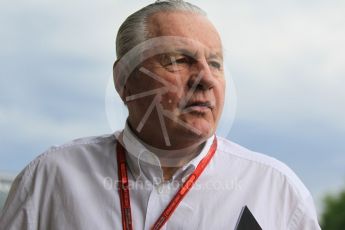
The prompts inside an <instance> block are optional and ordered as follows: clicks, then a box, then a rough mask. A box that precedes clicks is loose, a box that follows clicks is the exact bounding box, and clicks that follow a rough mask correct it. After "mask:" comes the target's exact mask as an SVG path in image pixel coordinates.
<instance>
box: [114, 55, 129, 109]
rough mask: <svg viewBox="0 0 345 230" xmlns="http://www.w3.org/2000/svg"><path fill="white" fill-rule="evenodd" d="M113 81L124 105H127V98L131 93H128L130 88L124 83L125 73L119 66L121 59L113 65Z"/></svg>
mask: <svg viewBox="0 0 345 230" xmlns="http://www.w3.org/2000/svg"><path fill="white" fill-rule="evenodd" d="M113 80H114V85H115V89H116V91H117V93H118V94H119V96H120V97H121V99H122V101H123V103H124V104H126V97H127V96H128V95H130V94H129V92H127V91H128V87H127V85H126V82H124V76H123V71H122V70H121V67H120V66H119V59H118V60H116V61H115V62H114V65H113Z"/></svg>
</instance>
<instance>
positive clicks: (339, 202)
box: [320, 188, 345, 230]
mask: <svg viewBox="0 0 345 230" xmlns="http://www.w3.org/2000/svg"><path fill="white" fill-rule="evenodd" d="M320 224H321V228H322V229H323V230H344V229H345V188H344V189H343V190H342V191H340V192H339V193H338V194H333V195H327V196H326V197H325V198H324V209H323V213H322V215H321V218H320Z"/></svg>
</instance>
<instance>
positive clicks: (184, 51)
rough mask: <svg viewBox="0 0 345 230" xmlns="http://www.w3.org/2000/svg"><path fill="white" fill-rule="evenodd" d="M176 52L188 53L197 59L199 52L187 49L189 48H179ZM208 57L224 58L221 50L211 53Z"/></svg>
mask: <svg viewBox="0 0 345 230" xmlns="http://www.w3.org/2000/svg"><path fill="white" fill-rule="evenodd" d="M176 52H178V53H182V54H185V55H188V56H190V57H192V58H195V59H197V57H198V53H199V52H198V51H195V52H192V51H190V50H187V49H177V50H176ZM207 58H208V59H212V58H220V59H222V60H223V55H222V54H221V53H219V52H216V53H211V54H210V55H209V56H208V57H207Z"/></svg>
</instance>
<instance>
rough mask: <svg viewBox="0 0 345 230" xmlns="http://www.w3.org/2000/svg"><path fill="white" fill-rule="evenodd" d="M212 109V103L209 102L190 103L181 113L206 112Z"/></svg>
mask: <svg viewBox="0 0 345 230" xmlns="http://www.w3.org/2000/svg"><path fill="white" fill-rule="evenodd" d="M213 108H214V103H212V102H210V101H190V102H188V103H187V105H186V106H185V107H184V108H183V112H184V113H188V112H206V111H207V110H212V109H213Z"/></svg>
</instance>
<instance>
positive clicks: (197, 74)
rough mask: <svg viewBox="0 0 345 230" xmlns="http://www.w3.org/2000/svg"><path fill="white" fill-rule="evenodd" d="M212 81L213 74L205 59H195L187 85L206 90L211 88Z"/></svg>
mask: <svg viewBox="0 0 345 230" xmlns="http://www.w3.org/2000/svg"><path fill="white" fill-rule="evenodd" d="M214 81H215V79H214V76H213V74H212V72H211V69H210V66H209V64H208V63H207V61H206V59H204V58H203V59H199V60H197V62H196V63H195V65H194V68H193V69H192V72H191V75H190V78H189V80H188V87H189V88H190V89H192V88H193V89H195V90H202V91H206V90H209V89H212V88H213V86H214Z"/></svg>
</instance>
